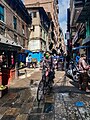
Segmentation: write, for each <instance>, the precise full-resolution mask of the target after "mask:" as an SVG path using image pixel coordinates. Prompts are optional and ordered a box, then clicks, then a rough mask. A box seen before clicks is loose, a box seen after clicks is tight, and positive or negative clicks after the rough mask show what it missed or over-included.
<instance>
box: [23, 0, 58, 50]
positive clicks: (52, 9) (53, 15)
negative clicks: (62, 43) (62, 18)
mask: <svg viewBox="0 0 90 120" xmlns="http://www.w3.org/2000/svg"><path fill="white" fill-rule="evenodd" d="M24 3H25V6H26V8H29V7H35V6H38V7H43V8H44V9H45V11H46V13H47V15H48V16H49V19H50V21H51V30H50V32H51V37H50V39H49V42H50V43H51V44H53V45H52V46H53V48H55V49H56V47H57V41H58V39H59V22H58V13H59V8H58V0H24Z"/></svg>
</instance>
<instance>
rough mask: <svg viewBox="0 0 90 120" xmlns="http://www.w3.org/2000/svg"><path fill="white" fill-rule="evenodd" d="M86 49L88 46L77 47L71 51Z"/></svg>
mask: <svg viewBox="0 0 90 120" xmlns="http://www.w3.org/2000/svg"><path fill="white" fill-rule="evenodd" d="M88 47H90V46H79V47H74V48H72V50H78V49H85V48H88Z"/></svg>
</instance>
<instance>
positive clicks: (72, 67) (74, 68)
mask: <svg viewBox="0 0 90 120" xmlns="http://www.w3.org/2000/svg"><path fill="white" fill-rule="evenodd" d="M66 74H67V75H69V76H71V77H72V79H73V81H75V82H78V80H79V75H80V72H79V68H78V65H77V64H76V62H75V61H74V60H71V61H70V63H69V68H68V69H67V72H66Z"/></svg>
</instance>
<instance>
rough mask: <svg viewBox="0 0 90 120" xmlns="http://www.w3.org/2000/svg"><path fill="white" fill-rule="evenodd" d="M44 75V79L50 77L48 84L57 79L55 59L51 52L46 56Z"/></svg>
mask: <svg viewBox="0 0 90 120" xmlns="http://www.w3.org/2000/svg"><path fill="white" fill-rule="evenodd" d="M42 73H43V75H42V77H44V79H45V77H47V76H48V83H49V82H54V81H53V79H54V77H55V72H54V68H53V59H52V56H51V55H50V53H49V52H46V53H45V54H44V59H43V70H42Z"/></svg>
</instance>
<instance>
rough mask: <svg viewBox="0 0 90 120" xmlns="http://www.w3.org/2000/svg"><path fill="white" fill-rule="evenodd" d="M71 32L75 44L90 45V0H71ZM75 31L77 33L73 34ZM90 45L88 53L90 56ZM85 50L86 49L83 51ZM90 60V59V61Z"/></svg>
mask: <svg viewBox="0 0 90 120" xmlns="http://www.w3.org/2000/svg"><path fill="white" fill-rule="evenodd" d="M70 9H71V24H70V25H71V33H72V36H73V38H72V42H73V45H74V46H79V45H86V46H90V12H89V11H90V1H89V0H71V1H70ZM73 31H75V34H74V35H73ZM89 51H90V47H88V48H87V50H86V54H87V57H88V58H90V52H89ZM83 52H84V51H83ZM89 62H90V61H89Z"/></svg>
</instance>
